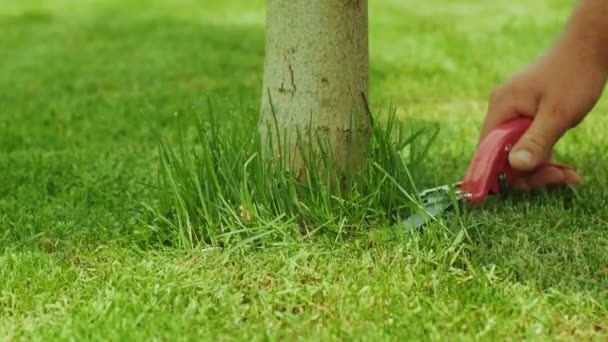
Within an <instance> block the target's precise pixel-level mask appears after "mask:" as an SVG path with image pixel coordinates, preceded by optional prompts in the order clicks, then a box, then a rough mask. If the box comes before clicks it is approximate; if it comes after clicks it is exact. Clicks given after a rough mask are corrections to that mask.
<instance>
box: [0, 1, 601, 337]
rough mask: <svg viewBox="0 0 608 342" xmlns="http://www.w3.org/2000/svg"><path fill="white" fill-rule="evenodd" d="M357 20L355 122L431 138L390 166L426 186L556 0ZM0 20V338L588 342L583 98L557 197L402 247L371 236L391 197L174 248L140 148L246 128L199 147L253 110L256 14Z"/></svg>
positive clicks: (593, 330)
mask: <svg viewBox="0 0 608 342" xmlns="http://www.w3.org/2000/svg"><path fill="white" fill-rule="evenodd" d="M370 6H371V9H370V11H371V13H370V14H371V16H370V19H371V26H370V29H371V53H372V56H371V59H372V70H371V71H372V74H371V76H372V96H371V99H372V107H373V109H374V113H384V112H386V110H387V108H389V107H390V104H392V105H394V106H395V107H396V108H397V118H398V119H399V120H401V121H402V122H404V125H405V127H406V128H407V129H408V130H409V131H408V132H410V133H412V132H415V131H416V130H417V129H418V128H425V127H440V131H439V134H438V135H437V137H436V139H435V140H434V142H433V144H432V145H431V146H430V149H429V151H428V153H427V154H426V158H425V160H424V162H423V163H420V164H418V165H415V167H414V166H411V167H410V168H411V171H412V172H413V177H414V179H415V181H416V183H417V185H418V186H419V187H425V186H432V185H437V184H442V183H450V182H453V181H457V180H459V179H458V178H459V177H461V176H459V175H462V173H463V172H464V170H465V169H466V166H467V163H468V161H469V158H470V156H471V154H472V152H473V151H474V148H475V143H476V139H477V136H476V134H477V130H478V127H479V124H480V122H481V120H482V118H483V114H484V110H485V105H486V99H487V96H488V93H489V92H490V90H491V88H492V87H493V86H494V85H496V84H497V83H498V82H500V81H501V80H502V79H504V78H506V77H508V76H509V75H510V74H511V73H512V72H514V71H516V70H517V69H518V68H519V67H520V66H522V65H523V64H525V63H526V62H527V61H529V60H530V59H531V58H533V57H534V56H535V55H536V54H538V53H539V52H540V51H541V50H542V48H543V47H544V46H546V45H547V44H548V43H549V42H550V41H551V39H552V37H553V36H554V35H555V34H556V33H557V32H559V30H560V28H561V26H562V25H563V23H564V21H565V20H566V17H567V15H568V11H569V8H570V3H569V2H567V1H563V0H534V1H528V2H525V3H523V2H522V3H521V4H514V3H513V2H510V1H506V0H505V1H503V0H500V1H493V2H491V3H487V2H484V3H482V2H478V1H473V0H466V1H459V2H454V1H446V0H433V1H427V2H425V3H424V4H423V5H421V4H420V2H415V1H397V0H383V1H378V2H374V3H373V4H370ZM0 13H1V14H0V26H1V27H2V30H0V42H1V45H2V47H3V48H2V53H0V131H1V132H2V134H0V174H1V175H2V182H0V339H2V340H68V339H75V340H101V339H110V340H126V339H134V340H150V339H159V340H160V339H167V340H168V339H171V340H196V339H202V338H204V339H222V340H242V339H255V340H263V339H270V340H278V339H285V338H290V339H293V338H294V336H296V337H297V338H299V339H328V340H332V339H357V340H359V339H369V340H375V339H405V338H415V339H455V340H469V339H487V340H494V339H521V338H527V339H564V340H571V339H599V340H603V339H605V338H606V334H607V329H608V321H607V320H606V316H607V312H608V308H607V301H606V299H605V298H607V296H606V295H607V293H608V291H607V288H606V285H605V283H606V278H607V277H608V256H607V255H608V254H607V253H606V251H607V247H608V233H607V231H606V229H605V228H606V226H607V224H608V221H606V217H605V206H606V203H607V202H608V196H607V195H606V194H607V193H608V191H607V190H608V189H607V186H606V184H605V183H604V180H605V179H606V178H607V177H608V174H607V172H608V171H606V169H605V167H604V163H603V160H602V156H604V155H606V148H605V145H606V141H605V138H604V135H603V132H604V131H605V130H606V128H608V122H607V121H606V118H605V117H604V116H602V115H601V113H602V112H603V111H605V110H606V109H607V108H608V107H607V103H606V101H605V100H602V101H601V102H600V104H599V105H598V107H597V108H596V110H595V111H594V113H593V114H592V115H591V116H590V117H589V118H588V120H586V121H585V123H583V125H581V126H580V127H579V128H577V129H576V130H574V131H572V132H570V134H569V135H568V136H567V137H566V138H565V139H563V141H561V142H560V144H559V146H558V154H559V156H560V159H561V160H563V161H565V162H568V163H571V164H573V165H576V166H577V167H578V168H579V169H580V170H581V172H582V173H583V175H584V176H585V179H586V184H585V186H584V187H582V188H580V189H579V190H578V191H577V192H576V193H575V194H573V193H572V192H570V191H551V192H546V193H539V194H534V195H517V196H512V197H509V198H506V199H498V198H494V199H492V200H491V201H489V202H488V203H487V204H485V205H484V206H482V207H479V208H470V209H468V210H465V211H464V212H463V213H462V215H461V216H460V217H458V218H455V219H448V220H445V221H444V222H441V223H440V224H436V225H432V226H430V227H428V229H426V230H425V231H424V232H423V233H418V232H403V231H399V230H396V229H394V227H391V226H390V218H391V215H390V213H392V212H393V211H392V210H388V209H387V208H389V206H386V205H384V204H382V203H380V200H379V199H380V198H389V199H390V198H392V200H393V201H397V200H398V198H397V193H393V194H392V195H391V193H390V192H389V193H388V194H387V196H386V197H383V196H378V198H377V199H374V200H371V201H370V202H369V203H370V204H371V205H373V206H371V207H370V209H371V210H372V211H373V210H375V211H377V213H376V214H370V215H365V216H359V217H358V219H357V220H354V222H356V224H354V225H352V226H350V227H348V229H347V230H342V233H340V232H341V231H340V228H339V227H340V223H341V222H342V219H344V218H347V219H348V218H350V216H349V215H351V214H352V213H361V211H360V210H354V211H353V210H352V209H351V210H350V211H349V210H344V208H340V207H339V206H336V205H335V203H334V206H332V207H329V208H330V209H331V210H325V209H327V208H328V207H327V206H325V204H323V205H316V206H314V207H311V209H312V210H314V213H313V214H309V218H310V219H318V220H319V222H317V223H323V222H329V224H327V225H326V228H327V229H325V230H326V231H324V232H323V234H321V232H319V235H318V238H316V239H302V238H300V236H301V235H299V234H296V233H294V231H293V230H297V232H298V233H299V230H298V229H297V228H299V227H297V226H296V225H295V224H294V225H291V226H290V221H289V220H288V218H286V217H284V218H281V217H278V216H277V215H275V213H274V212H266V213H264V215H263V217H262V218H263V220H260V221H258V223H260V222H261V223H263V224H260V226H264V227H265V228H268V229H269V230H270V231H272V232H273V234H275V233H276V232H283V233H282V234H283V235H276V236H273V237H272V238H264V239H258V240H256V241H261V243H252V242H251V241H252V240H247V239H248V238H251V236H246V235H245V236H242V237H239V238H238V239H237V238H234V240H231V241H228V246H230V247H232V248H220V247H218V246H221V244H215V245H211V246H196V248H193V249H189V248H183V247H188V246H183V245H184V242H188V241H191V240H190V239H188V238H185V239H181V240H180V238H179V234H178V233H179V232H180V230H179V229H168V228H167V227H168V226H167V222H166V221H165V224H164V225H163V224H160V223H159V220H161V219H162V217H163V216H164V217H165V218H167V217H168V218H170V220H168V224H169V225H170V224H174V225H175V224H177V223H176V222H177V221H176V220H173V219H172V217H171V216H170V214H171V212H170V208H175V206H174V205H171V203H170V201H171V200H175V199H176V197H175V194H173V195H167V194H166V193H162V192H161V193H160V195H159V189H157V188H155V187H154V185H156V184H157V179H158V178H157V176H158V174H159V171H162V170H164V169H163V167H162V166H163V164H162V161H163V160H164V161H170V164H165V166H168V165H177V164H175V162H176V161H177V160H182V159H181V157H179V152H177V153H178V154H177V156H178V158H176V159H171V158H169V159H167V158H164V157H168V155H166V154H165V155H164V157H163V153H162V152H163V150H162V149H161V153H159V150H158V148H159V143H158V138H159V137H163V138H164V139H166V142H165V144H164V145H162V146H165V147H166V148H172V149H174V150H175V151H179V144H180V141H186V142H187V143H188V145H187V146H188V147H194V148H199V147H200V146H202V145H200V144H198V143H196V142H197V132H198V131H199V130H200V129H201V127H203V128H204V127H205V126H204V125H202V126H201V125H199V124H198V122H197V121H198V120H199V119H200V120H201V121H202V122H209V121H210V114H211V113H214V114H215V115H216V117H223V118H224V119H229V118H232V117H235V116H237V115H240V116H239V117H241V116H245V119H244V120H240V121H239V124H238V125H237V124H235V126H230V125H228V124H226V125H225V126H223V127H224V130H223V131H222V132H221V133H220V134H222V135H221V136H222V140H221V141H215V143H216V144H215V145H214V147H213V148H214V149H215V151H228V152H230V151H233V149H234V148H235V144H236V141H237V139H239V137H243V136H244V135H235V134H230V132H242V131H244V130H245V129H246V127H247V125H250V124H252V123H254V122H255V115H257V114H256V113H257V106H258V101H259V98H260V96H261V94H260V91H261V89H260V85H261V79H260V77H261V71H262V59H263V41H264V37H263V22H264V11H263V1H261V0H259V1H258V0H256V1H247V2H246V3H242V4H241V3H239V4H238V6H237V5H236V3H234V4H231V3H226V2H222V1H204V2H196V1H188V0H180V1H179V2H171V3H169V2H165V1H157V0H153V1H149V2H147V3H146V5H145V6H142V3H141V2H139V1H135V0H128V1H115V0H104V1H101V0H90V1H83V2H74V1H69V0H52V1H50V0H49V1H33V0H24V1H19V2H5V3H2V4H0ZM541 14H542V15H541ZM209 97H211V98H212V103H213V106H212V107H211V108H212V110H209V109H208V108H209V106H208V99H209ZM175 113H178V117H180V118H181V120H182V121H181V122H182V125H183V126H182V127H184V130H183V131H182V132H181V133H180V130H179V129H178V128H177V127H178V125H177V124H176V119H175ZM234 121H235V120H227V121H226V122H234ZM239 125H241V126H239ZM239 127H240V128H239ZM406 136H409V135H406ZM231 139H232V140H231ZM200 141H201V140H199V142H200ZM202 141H203V142H204V141H205V140H204V139H203V140H202ZM207 141H208V142H213V141H212V140H207ZM417 141H418V140H417ZM190 142H192V143H190ZM385 146H389V145H385ZM222 148H223V149H224V150H221V149H222ZM231 149H232V150H231ZM165 152H168V150H166V151H165ZM233 152H234V151H233ZM184 156H185V157H186V159H185V160H191V159H188V158H193V157H194V156H195V154H193V153H191V152H187V153H185V154H184ZM228 156H229V157H226V158H225V159H224V160H229V161H232V162H234V163H235V164H234V165H235V170H237V169H238V170H241V171H242V170H243V166H244V163H242V161H243V159H239V158H241V157H239V158H237V154H236V153H233V154H228ZM163 158H164V159H163ZM406 160H407V159H406ZM380 162H381V163H383V161H382V160H380ZM185 165H194V164H192V163H186V164H185ZM383 165H386V164H383ZM239 168H240V169H239ZM387 168H388V169H390V170H392V171H394V170H395V169H394V168H391V167H388V166H387ZM165 170H166V169H165ZM201 170H205V168H202V169H201ZM208 170H209V169H207V171H208ZM219 170H220V171H222V172H224V176H225V177H226V178H225V179H226V180H227V181H228V182H227V186H226V187H225V189H224V194H226V196H228V195H229V194H232V195H234V196H235V197H234V198H237V199H240V198H244V197H243V196H240V197H239V196H236V195H235V194H236V193H237V191H238V190H239V189H238V186H241V185H243V184H246V183H244V182H242V181H240V180H238V182H237V177H239V176H240V174H239V173H237V172H232V171H230V172H229V170H231V169H228V168H220V169H219ZM161 175H162V172H161ZM176 179H177V180H179V181H184V180H187V179H188V178H187V177H181V176H179V177H177V178H176ZM377 179H378V177H377V176H376V177H373V178H370V183H371V184H374V181H375V180H377ZM261 181H262V182H263V181H265V180H261ZM161 184H162V183H161ZM184 184H187V183H184ZM376 185H378V184H376ZM201 186H202V188H204V187H205V186H209V183H206V182H201ZM371 193H373V192H371ZM178 194H184V192H179V193H178ZM322 194H323V192H314V193H312V194H310V196H311V198H313V197H314V196H313V195H317V196H320V195H322ZM362 194H365V192H362ZM245 197H246V196H245ZM193 198H194V197H193ZM206 198H208V199H209V198H211V197H206ZM277 198H278V199H281V198H282V197H277ZM362 198H364V196H363V197H362ZM359 200H361V198H359ZM163 201H165V202H163ZM167 201H169V202H167ZM403 201H404V202H403V203H404V204H403V205H406V202H407V201H406V199H405V198H404V199H403ZM185 203H189V204H192V203H193V202H192V199H190V198H188V199H187V200H186V201H185ZM214 203H219V202H214ZM282 203H283V205H287V204H289V203H290V201H286V200H285V201H284V202H282ZM353 203H358V202H356V201H354V202H353ZM395 203H396V202H395ZM250 204H253V202H252V203H250ZM291 204H292V205H297V202H295V201H294V202H292V203H291ZM396 205H397V204H396ZM159 208H165V209H167V208H169V210H165V211H162V210H159ZM226 208H233V210H234V208H236V209H237V210H238V206H234V205H228V206H224V209H226ZM150 209H152V210H150ZM187 212H188V211H187ZM294 213H300V211H299V210H294ZM236 214H237V215H238V212H236ZM385 214H387V215H385ZM232 215H233V216H232V217H234V213H232ZM374 215H375V216H374ZM223 218H224V219H225V222H224V226H226V227H233V226H234V223H235V220H230V217H229V216H228V215H225V216H223ZM277 218H279V221H275V220H276V219H277ZM374 219H375V220H374ZM199 223H200V222H199ZM200 226H201V227H214V225H204V224H201V225H200ZM215 227H216V228H217V226H215ZM336 228H337V229H336ZM290 229H291V230H290ZM346 231H348V232H352V233H350V234H344V232H346ZM182 232H183V230H182ZM186 232H187V231H186ZM214 234H216V235H213V234H211V235H208V236H221V235H222V234H225V232H222V231H218V232H215V233H214ZM323 237H326V238H323ZM180 241H181V243H182V246H179V243H180ZM243 241H245V242H246V243H245V244H243V243H242V242H243ZM159 242H161V243H159ZM208 242H212V241H208ZM239 243H241V244H239ZM163 244H165V245H163ZM167 245H168V246H167ZM186 245H187V244H186ZM234 246H240V247H243V248H234ZM225 247H226V246H225Z"/></svg>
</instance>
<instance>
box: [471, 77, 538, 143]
mask: <svg viewBox="0 0 608 342" xmlns="http://www.w3.org/2000/svg"><path fill="white" fill-rule="evenodd" d="M537 109H538V98H537V97H536V96H534V95H533V92H532V91H528V90H526V89H522V90H518V89H515V88H513V87H509V86H501V87H498V88H496V89H495V90H494V91H493V92H492V96H490V102H489V103H488V113H487V115H486V118H485V120H484V122H483V125H482V128H481V132H480V137H479V141H480V142H481V141H482V140H483V139H484V138H485V137H486V136H487V135H488V133H490V131H492V130H493V129H494V128H496V127H498V126H499V125H501V124H503V123H505V122H507V121H509V120H511V119H515V118H517V117H518V116H521V115H525V116H534V114H536V111H537Z"/></svg>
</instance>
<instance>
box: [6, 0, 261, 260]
mask: <svg viewBox="0 0 608 342" xmlns="http://www.w3.org/2000/svg"><path fill="white" fill-rule="evenodd" d="M0 7H1V6H0ZM0 26H1V27H3V29H2V30H0V41H2V42H3V44H2V45H3V53H2V54H0V111H1V112H2V113H4V114H10V115H0V131H1V132H2V134H0V170H1V171H2V182H1V184H0V226H1V227H2V230H1V231H0V250H2V249H3V248H22V247H23V248H28V247H27V246H36V245H37V243H38V242H40V241H42V240H50V241H55V242H59V241H64V242H65V243H68V244H69V243H71V242H74V241H77V242H78V243H79V244H80V243H82V242H84V243H86V242H91V243H92V244H103V243H105V242H109V241H116V240H117V239H124V240H128V239H130V238H131V237H130V235H131V234H133V232H134V231H137V229H139V227H140V226H141V221H140V218H141V216H142V215H143V211H144V210H143V208H142V207H141V205H140V204H141V202H142V201H147V200H150V194H149V192H148V189H147V187H145V186H144V185H142V183H146V184H148V183H150V182H151V179H153V178H154V174H155V165H156V164H155V163H156V158H157V157H156V153H155V150H156V147H157V137H158V135H159V134H161V133H162V134H163V135H164V136H166V137H169V138H171V137H172V136H173V137H174V136H175V131H174V130H173V129H172V128H173V123H174V113H176V112H183V111H185V110H191V109H192V108H193V107H200V106H206V101H207V96H208V95H210V94H222V96H226V97H230V98H232V99H236V100H235V101H234V102H235V103H233V104H232V105H231V106H226V111H232V110H236V109H237V108H240V107H241V103H257V101H259V100H258V92H259V91H260V89H259V88H261V72H262V62H263V30H262V28H261V27H259V26H257V25H253V26H247V25H225V26H220V25H207V24H204V23H198V22H194V21H192V22H188V21H183V20H174V19H173V18H171V17H170V16H166V17H162V14H161V16H159V17H138V14H137V12H129V13H114V12H108V13H104V12H103V11H100V12H97V13H95V16H90V17H88V16H87V17H79V16H72V17H62V18H58V17H55V16H54V15H53V14H52V13H47V12H44V11H42V10H40V11H35V12H31V11H30V12H26V13H24V14H23V15H21V16H19V15H17V16H1V15H0ZM55 242H52V243H51V244H54V243H55ZM45 244H46V243H45Z"/></svg>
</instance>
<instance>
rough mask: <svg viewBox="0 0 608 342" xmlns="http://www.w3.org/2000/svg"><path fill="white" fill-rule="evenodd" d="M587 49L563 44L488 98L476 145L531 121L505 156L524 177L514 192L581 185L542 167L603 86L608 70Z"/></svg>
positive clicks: (574, 177)
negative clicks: (511, 123) (507, 125)
mask: <svg viewBox="0 0 608 342" xmlns="http://www.w3.org/2000/svg"><path fill="white" fill-rule="evenodd" d="M588 49H589V46H585V45H584V44H583V43H581V41H580V40H577V39H570V40H567V39H564V40H562V41H560V42H558V43H557V44H556V45H555V46H554V47H553V48H552V49H550V50H549V51H547V53H545V54H544V55H543V56H541V57H540V58H539V59H538V60H536V61H535V62H533V63H532V64H530V65H529V66H528V67H526V68H525V69H524V70H523V71H521V72H520V73H518V74H517V75H515V76H514V77H513V78H511V79H510V80H508V81H506V82H505V83H503V84H502V85H500V86H499V87H497V88H496V89H495V90H494V92H493V93H492V96H491V98H490V102H489V107H488V113H487V116H486V118H485V121H484V124H483V127H482V130H481V137H480V139H483V138H484V137H485V136H486V135H487V134H488V133H489V132H490V131H491V130H492V129H494V128H495V127H496V126H498V125H500V124H502V123H504V122H506V121H508V120H510V119H514V118H516V117H518V116H528V117H532V118H534V121H533V122H532V125H531V126H530V128H529V129H528V130H527V131H526V132H525V133H524V135H523V136H522V137H521V138H520V140H519V141H518V142H517V143H516V144H515V145H514V146H513V148H512V150H511V152H510V154H509V163H510V164H511V166H512V167H513V168H514V169H516V170H518V171H521V172H524V173H525V176H524V177H521V178H519V179H517V180H516V181H515V184H513V186H514V187H515V188H516V189H519V190H531V189H537V188H543V187H546V186H550V185H557V184H580V183H581V177H580V175H579V174H578V173H577V172H576V171H574V170H569V169H559V168H556V167H552V166H546V165H544V166H543V165H542V164H544V162H547V161H551V155H552V150H553V146H554V145H555V143H556V142H557V141H558V140H559V139H560V138H561V137H562V136H563V135H564V134H565V133H566V132H567V131H568V130H569V129H571V128H573V127H575V126H576V125H578V124H579V123H580V122H581V121H582V120H583V119H584V118H585V116H586V115H587V114H588V113H589V112H590V111H591V110H592V109H593V107H594V106H595V104H596V103H597V101H598V99H599V98H600V96H601V94H602V91H603V88H604V86H605V84H606V79H607V77H608V68H606V67H605V66H604V64H603V62H602V61H600V60H599V59H597V58H596V55H595V54H594V53H593V51H589V50H588Z"/></svg>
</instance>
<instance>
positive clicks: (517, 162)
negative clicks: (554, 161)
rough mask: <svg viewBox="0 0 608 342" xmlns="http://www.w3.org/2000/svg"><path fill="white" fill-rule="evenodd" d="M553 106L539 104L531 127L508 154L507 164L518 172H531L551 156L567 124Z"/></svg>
mask: <svg viewBox="0 0 608 342" xmlns="http://www.w3.org/2000/svg"><path fill="white" fill-rule="evenodd" d="M563 118H564V116H563V115H559V114H558V112H557V111H556V110H555V109H554V107H553V106H551V105H549V104H547V103H541V105H540V107H539V110H538V113H537V114H536V117H535V118H534V121H533V122H532V125H530V127H529V128H528V130H527V131H526V132H525V133H524V134H523V135H522V137H521V138H520V139H519V141H518V142H517V144H515V146H513V149H512V150H511V152H510V153H509V163H510V164H511V166H512V167H513V168H515V169H517V170H520V171H532V170H534V169H535V168H536V167H538V165H540V164H541V163H543V162H544V161H545V160H546V159H548V158H549V157H550V156H551V151H552V150H553V145H555V143H556V142H557V140H558V139H559V138H561V137H562V135H564V133H566V131H567V130H568V124H567V122H566V120H564V119H563Z"/></svg>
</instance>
